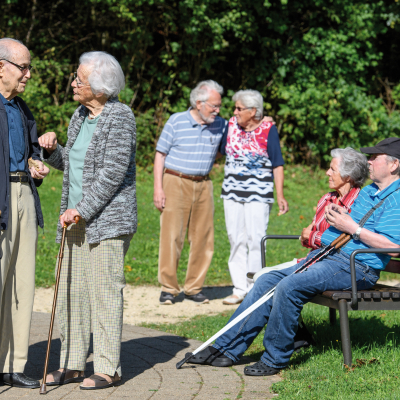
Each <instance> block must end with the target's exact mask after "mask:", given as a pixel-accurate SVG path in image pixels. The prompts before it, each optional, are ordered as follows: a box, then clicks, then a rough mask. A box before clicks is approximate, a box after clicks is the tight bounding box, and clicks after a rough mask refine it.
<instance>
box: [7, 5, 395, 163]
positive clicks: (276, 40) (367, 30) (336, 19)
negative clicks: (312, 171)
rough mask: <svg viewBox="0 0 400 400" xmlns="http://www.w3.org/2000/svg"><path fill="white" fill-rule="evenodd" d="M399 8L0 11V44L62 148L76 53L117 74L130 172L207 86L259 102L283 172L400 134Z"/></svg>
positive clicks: (226, 111) (147, 159) (43, 126)
mask: <svg viewBox="0 0 400 400" xmlns="http://www.w3.org/2000/svg"><path fill="white" fill-rule="evenodd" d="M399 9H400V3H399V2H397V1H394V2H393V1H390V0H365V1H364V0H290V1H289V0H281V1H273V2H272V1H268V0H204V1H202V2H195V1H193V0H180V1H171V0H169V1H167V0H157V1H156V0H135V1H133V0H118V1H116V0H102V1H100V0H81V1H80V2H79V3H78V2H74V1H72V2H71V1H66V0H58V1H57V2H51V1H49V0H35V1H34V0H26V1H25V0H24V1H23V0H7V1H5V2H2V3H1V4H0V35H1V36H11V37H16V38H19V39H21V40H23V41H24V42H25V43H26V44H27V45H28V46H29V48H30V49H31V50H32V52H33V54H34V55H35V57H34V59H33V64H34V66H35V68H34V71H33V72H34V74H33V78H32V80H31V82H30V86H28V90H27V93H26V94H25V95H24V96H25V98H26V99H27V101H28V102H29V105H30V106H31V108H32V110H33V112H34V113H35V116H36V118H37V120H38V125H39V128H40V132H44V131H47V130H55V131H56V132H57V133H58V134H59V135H60V141H61V142H63V141H65V138H66V136H65V135H66V127H67V125H68V120H69V118H70V116H71V115H72V112H73V110H74V109H75V108H76V106H77V105H76V104H75V103H73V102H72V100H71V93H72V92H71V91H67V87H68V86H69V83H70V76H71V75H70V74H71V72H73V71H74V70H75V69H76V68H77V63H78V59H79V55H80V54H82V52H84V51H90V50H94V49H95V50H105V51H108V52H110V53H111V54H113V55H115V56H116V57H117V59H118V60H119V61H120V62H121V65H122V67H123V70H124V72H125V75H126V82H127V85H126V89H125V90H124V91H123V93H121V95H120V98H121V101H123V102H125V103H126V104H128V105H130V106H131V107H132V109H133V110H134V112H135V114H136V115H137V120H138V163H139V164H140V165H142V166H145V167H146V166H151V163H152V160H153V155H154V144H155V142H156V140H157V137H158V135H159V134H160V131H161V129H162V126H163V124H164V123H165V121H166V119H167V118H168V116H169V115H170V114H171V113H173V112H177V111H182V110H185V109H186V108H187V107H188V97H189V93H190V90H191V88H193V86H194V85H195V84H196V82H198V81H199V80H201V79H210V78H211V79H215V80H216V81H218V82H219V83H221V84H222V85H223V86H224V87H225V89H226V91H227V92H228V93H229V96H228V97H227V98H225V99H224V103H223V104H224V108H223V109H222V110H221V115H223V116H224V117H226V118H228V117H229V116H231V115H232V111H233V110H232V102H231V99H230V97H231V94H232V93H233V92H234V91H236V90H239V89H243V88H252V89H257V90H259V91H260V92H261V93H262V94H263V96H264V99H265V113H267V114H269V115H272V116H273V117H274V118H275V120H276V122H277V126H278V128H279V132H280V136H281V141H282V147H283V149H284V153H285V155H286V159H287V161H289V162H296V163H297V162H303V163H308V164H324V163H325V162H326V159H327V155H328V154H329V150H330V149H331V148H333V147H337V146H347V145H350V146H353V147H355V148H358V147H360V146H367V145H370V144H373V143H375V142H376V141H377V140H378V139H382V138H384V137H388V136H394V135H398V134H399V129H400V116H399V111H398V107H399V105H400V85H399V83H400V69H399V68H398V65H399V61H400V49H399V43H400V35H399V26H400V25H399Z"/></svg>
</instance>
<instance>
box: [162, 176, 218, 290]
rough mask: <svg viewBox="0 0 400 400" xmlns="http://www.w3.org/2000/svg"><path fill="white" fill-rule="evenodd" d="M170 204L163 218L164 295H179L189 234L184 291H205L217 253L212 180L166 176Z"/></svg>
mask: <svg viewBox="0 0 400 400" xmlns="http://www.w3.org/2000/svg"><path fill="white" fill-rule="evenodd" d="M163 189H164V193H165V196H166V205H165V208H164V211H163V212H162V213H161V218H160V227H161V229H160V250H159V257H158V281H159V282H160V284H161V285H162V289H161V290H162V291H163V292H169V293H172V294H173V295H174V296H176V295H178V294H179V292H180V288H179V285H178V279H177V276H176V272H177V269H178V263H179V258H180V256H181V252H182V248H183V245H184V241H185V236H186V231H188V241H189V244H190V253H189V261H188V267H187V272H186V280H185V285H184V287H183V290H184V292H185V294H187V295H194V294H197V293H199V292H200V291H201V289H202V287H203V283H204V280H205V278H206V274H207V270H208V268H209V266H210V264H211V260H212V256H213V253H214V221H213V217H214V199H213V185H212V182H211V181H210V180H205V181H202V182H196V181H192V180H190V179H184V178H180V177H178V176H174V175H170V174H164V177H163Z"/></svg>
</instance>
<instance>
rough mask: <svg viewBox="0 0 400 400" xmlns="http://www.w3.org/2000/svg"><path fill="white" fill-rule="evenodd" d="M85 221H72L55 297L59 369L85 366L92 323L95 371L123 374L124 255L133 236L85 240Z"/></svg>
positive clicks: (112, 374)
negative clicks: (73, 222)
mask: <svg viewBox="0 0 400 400" xmlns="http://www.w3.org/2000/svg"><path fill="white" fill-rule="evenodd" d="M85 226H86V224H85V221H80V222H79V223H78V224H77V225H73V226H72V227H71V229H70V230H68V231H67V234H66V239H65V248H64V257H63V260H62V264H61V274H60V286H59V292H58V298H57V318H58V322H59V326H60V339H61V357H60V368H68V369H73V370H78V371H84V370H85V369H86V360H87V356H88V350H89V345H90V327H91V326H92V329H93V367H94V372H99V373H103V374H107V375H110V376H114V374H115V372H117V373H118V375H119V376H122V372H121V363H120V353H121V335H122V323H123V320H122V316H123V309H124V300H123V294H122V291H123V288H124V287H125V276H124V257H125V254H126V252H127V251H128V248H129V243H130V241H131V239H132V236H133V235H124V236H119V237H116V238H112V239H106V240H103V241H101V242H100V243H96V244H89V243H88V242H87V240H86V234H85ZM57 265H58V263H57ZM56 270H57V267H56Z"/></svg>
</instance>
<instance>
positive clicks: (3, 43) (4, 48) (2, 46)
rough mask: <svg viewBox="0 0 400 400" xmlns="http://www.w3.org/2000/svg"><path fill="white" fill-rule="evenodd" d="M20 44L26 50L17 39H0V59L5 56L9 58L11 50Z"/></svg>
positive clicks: (11, 56) (11, 55)
mask: <svg viewBox="0 0 400 400" xmlns="http://www.w3.org/2000/svg"><path fill="white" fill-rule="evenodd" d="M21 46H22V47H24V48H25V49H26V50H28V49H27V47H26V46H25V45H24V44H23V43H22V42H20V41H19V40H16V39H11V38H3V39H0V59H2V58H5V59H6V60H10V59H11V58H13V50H14V49H15V47H17V48H18V47H21Z"/></svg>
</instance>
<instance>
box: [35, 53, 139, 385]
mask: <svg viewBox="0 0 400 400" xmlns="http://www.w3.org/2000/svg"><path fill="white" fill-rule="evenodd" d="M79 61H80V65H79V68H78V70H77V72H76V74H75V79H74V81H73V82H72V87H73V91H74V100H76V101H79V102H80V103H81V105H80V106H79V107H78V108H77V110H76V111H75V113H74V115H73V116H72V118H71V122H70V125H69V128H68V140H67V143H66V145H65V147H62V146H61V145H60V144H58V143H57V138H56V135H55V133H54V132H48V133H46V134H44V135H43V136H41V137H40V138H39V143H40V145H41V146H42V148H43V157H44V159H45V160H46V161H47V162H48V163H49V164H50V165H51V166H53V167H54V168H57V169H59V170H61V171H64V180H63V188H62V195H61V207H60V221H59V224H58V234H57V241H58V242H60V238H61V231H62V226H64V224H67V225H69V224H73V222H74V219H75V217H80V221H79V222H78V223H77V224H76V225H72V227H71V229H70V230H68V231H67V234H66V244H65V250H64V258H63V260H62V267H61V278H60V287H59V294H58V302H57V316H58V321H59V326H60V334H61V335H60V337H61V360H60V369H59V370H58V371H54V372H52V373H50V374H49V375H48V376H47V379H46V383H47V385H63V384H66V383H70V382H82V381H83V384H82V385H81V386H80V388H81V389H102V388H105V387H110V386H114V385H117V384H119V383H120V382H121V376H122V374H121V364H120V350H121V334H122V315H123V294H122V291H123V288H124V286H125V278H124V256H125V254H126V252H127V250H128V248H129V243H130V241H131V239H132V236H133V234H134V233H135V232H136V227H137V207H136V168H135V152H136V125H135V118H134V115H133V113H132V111H131V109H130V108H129V107H128V106H126V105H124V104H122V103H120V102H119V101H118V97H117V96H118V93H119V92H120V91H121V90H122V89H123V87H124V82H125V80H124V74H123V72H122V69H121V67H120V65H119V63H118V61H117V60H116V59H115V58H114V57H113V56H111V55H109V54H107V53H104V52H99V51H94V52H89V53H84V54H83V55H82V56H81V57H80V60H79ZM91 322H92V327H93V349H94V371H95V374H94V375H92V376H90V377H89V378H86V379H85V375H84V370H85V367H86V358H87V354H88V350H89V344H90V327H91Z"/></svg>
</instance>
